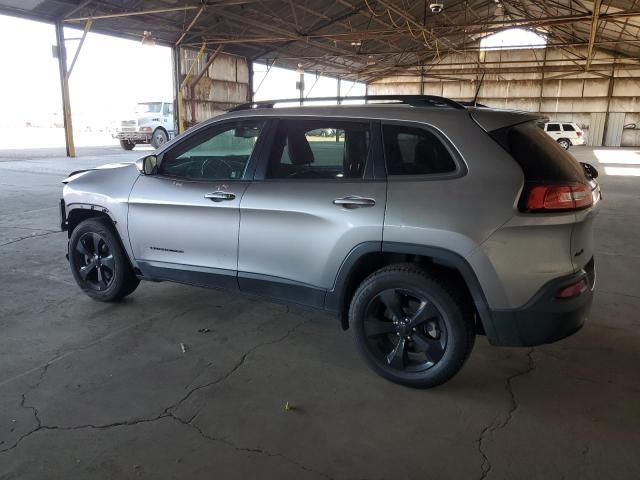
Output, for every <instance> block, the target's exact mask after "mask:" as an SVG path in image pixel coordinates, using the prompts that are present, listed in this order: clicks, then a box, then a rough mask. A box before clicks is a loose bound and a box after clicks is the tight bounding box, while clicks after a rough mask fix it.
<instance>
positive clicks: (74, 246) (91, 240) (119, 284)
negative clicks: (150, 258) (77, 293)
mask: <svg viewBox="0 0 640 480" xmlns="http://www.w3.org/2000/svg"><path fill="white" fill-rule="evenodd" d="M69 266H70V267H71V273H72V274H73V278H74V279H75V280H76V283H77V284H78V286H79V287H80V288H81V289H82V290H83V291H84V292H85V293H86V294H87V295H89V296H90V297H91V298H93V299H95V300H99V301H101V302H113V301H116V300H120V299H122V298H124V297H126V296H127V295H129V294H131V293H133V291H134V290H135V289H136V288H137V287H138V284H139V283H140V280H139V279H138V278H137V277H136V275H135V273H134V271H133V269H132V268H131V264H130V263H129V259H128V257H127V254H126V253H125V251H124V249H123V248H122V245H121V243H120V239H119V238H118V236H117V233H116V232H115V231H114V229H113V227H112V226H111V224H110V222H109V221H108V220H105V219H100V218H90V219H87V220H85V221H83V222H81V223H80V224H79V225H78V226H77V227H76V228H75V230H74V231H73V233H72V234H71V238H70V239H69Z"/></svg>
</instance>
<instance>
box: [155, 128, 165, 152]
mask: <svg viewBox="0 0 640 480" xmlns="http://www.w3.org/2000/svg"><path fill="white" fill-rule="evenodd" d="M168 141H169V136H168V135H167V132H165V131H164V130H163V129H162V128H156V131H155V132H153V135H152V136H151V146H152V147H153V148H159V147H161V146H162V145H164V144H165V143H167V142H168Z"/></svg>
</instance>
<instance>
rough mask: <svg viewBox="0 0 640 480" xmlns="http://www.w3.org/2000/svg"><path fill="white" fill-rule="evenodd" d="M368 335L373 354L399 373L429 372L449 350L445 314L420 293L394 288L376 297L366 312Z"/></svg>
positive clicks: (365, 324) (365, 330)
mask: <svg viewBox="0 0 640 480" xmlns="http://www.w3.org/2000/svg"><path fill="white" fill-rule="evenodd" d="M364 332H365V335H366V337H367V343H368V346H369V348H370V349H371V351H372V353H374V355H376V356H378V357H379V359H380V361H382V362H384V363H386V364H387V365H388V366H389V367H391V368H393V369H397V370H405V371H408V372H419V371H423V370H427V369H429V368H431V367H433V366H434V365H435V364H436V363H438V362H439V361H440V359H441V358H442V357H443V355H444V352H445V349H446V348H447V328H446V323H445V322H444V320H443V313H442V312H441V311H440V310H439V309H438V307H437V306H436V305H435V303H433V302H432V301H431V300H429V299H428V298H426V297H425V295H424V294H423V293H421V292H417V291H415V292H414V291H410V290H406V289H399V288H398V289H396V288H390V289H386V290H383V291H382V292H380V293H378V294H377V295H376V296H374V297H373V298H372V299H371V301H370V302H369V305H368V306H367V309H366V313H365V320H364Z"/></svg>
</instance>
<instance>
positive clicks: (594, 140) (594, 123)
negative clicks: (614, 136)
mask: <svg viewBox="0 0 640 480" xmlns="http://www.w3.org/2000/svg"><path fill="white" fill-rule="evenodd" d="M605 117H606V113H603V112H598V113H592V114H591V119H590V120H589V130H588V131H587V145H589V146H590V147H601V146H602V138H603V136H604V119H605Z"/></svg>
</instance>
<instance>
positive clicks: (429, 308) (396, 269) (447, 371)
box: [349, 263, 476, 388]
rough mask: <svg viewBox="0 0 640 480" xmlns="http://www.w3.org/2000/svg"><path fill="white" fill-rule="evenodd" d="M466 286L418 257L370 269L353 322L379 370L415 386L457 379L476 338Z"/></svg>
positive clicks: (363, 350) (355, 300) (354, 303)
mask: <svg viewBox="0 0 640 480" xmlns="http://www.w3.org/2000/svg"><path fill="white" fill-rule="evenodd" d="M463 288H464V287H461V286H460V285H459V284H457V283H456V282H455V281H453V280H451V278H448V277H446V275H442V274H441V273H439V274H437V275H436V274H435V273H432V272H430V271H427V270H425V269H424V268H423V267H421V266H420V265H417V264H414V263H398V264H393V265H389V266H386V267H383V268H381V269H380V270H378V271H376V272H374V273H372V274H371V275H369V276H368V277H367V278H365V279H364V280H363V281H362V283H360V285H359V286H358V288H357V289H356V291H355V292H354V294H353V297H352V298H351V303H350V306H349V328H350V329H351V331H352V334H353V337H354V340H355V342H356V346H357V348H358V350H359V351H360V354H361V355H362V357H363V359H364V360H365V361H366V363H367V364H368V365H369V366H370V367H371V369H372V370H374V371H375V372H376V373H377V374H378V375H380V376H382V377H384V378H386V379H388V380H391V381H392V382H395V383H399V384H401V385H406V386H409V387H419V388H429V387H434V386H436V385H440V384H442V383H444V382H446V381H448V380H449V379H451V378H452V377H453V376H455V375H456V374H457V373H458V371H460V369H461V368H462V366H463V365H464V362H465V361H466V360H467V358H468V357H469V354H470V353H471V350H472V349H473V344H474V342H475V334H476V328H475V323H474V322H475V320H474V315H473V304H472V302H471V299H470V298H468V297H467V296H465V294H464V290H463Z"/></svg>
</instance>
